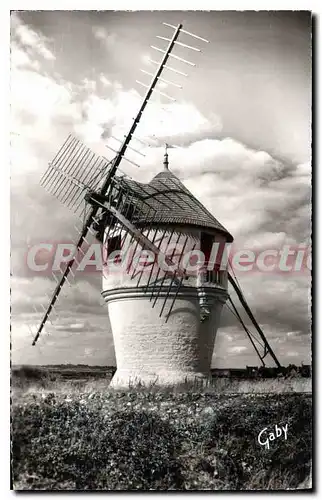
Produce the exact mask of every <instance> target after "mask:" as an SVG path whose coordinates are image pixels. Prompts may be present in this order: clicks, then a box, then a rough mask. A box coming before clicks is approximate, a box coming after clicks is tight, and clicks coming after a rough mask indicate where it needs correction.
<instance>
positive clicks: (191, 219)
mask: <svg viewBox="0 0 322 500" xmlns="http://www.w3.org/2000/svg"><path fill="white" fill-rule="evenodd" d="M123 182H124V183H126V184H127V185H128V187H129V188H130V189H131V190H132V191H134V192H135V193H137V194H138V195H139V196H142V197H144V198H146V197H147V196H148V202H149V205H150V206H151V207H152V208H153V209H154V210H155V213H154V214H153V216H152V217H151V216H149V213H147V214H146V217H145V218H144V219H143V218H142V220H141V221H137V222H138V223H140V224H142V225H143V224H145V223H151V222H153V223H156V224H166V225H186V226H197V227H202V228H205V229H209V230H211V232H216V231H217V232H220V233H222V234H223V235H224V236H225V237H226V238H227V241H228V242H232V241H233V239H234V238H233V236H232V235H231V234H230V233H229V232H228V231H227V229H226V228H225V227H224V226H223V225H222V224H220V222H219V221H218V220H217V219H216V218H215V217H214V216H213V215H212V214H211V213H210V212H209V211H208V210H207V209H206V208H205V207H204V206H203V205H202V203H200V201H199V200H197V198H195V197H194V196H193V194H192V193H190V191H189V190H188V189H187V188H186V187H185V186H184V185H183V184H182V182H181V181H180V180H179V179H178V177H176V176H175V175H174V174H173V173H172V172H171V171H170V170H167V169H166V170H163V171H162V172H159V173H158V174H157V175H156V176H155V177H154V178H153V179H152V180H151V181H150V182H149V183H148V184H142V183H139V182H136V181H133V180H128V179H123Z"/></svg>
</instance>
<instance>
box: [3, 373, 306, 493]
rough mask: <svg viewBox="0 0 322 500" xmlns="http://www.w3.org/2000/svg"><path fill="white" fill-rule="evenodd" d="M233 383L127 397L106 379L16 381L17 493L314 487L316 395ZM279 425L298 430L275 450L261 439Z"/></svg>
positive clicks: (276, 444)
mask: <svg viewBox="0 0 322 500" xmlns="http://www.w3.org/2000/svg"><path fill="white" fill-rule="evenodd" d="M218 382H220V383H221V384H224V382H225V381H224V382H222V381H218ZM232 382H233V381H229V383H230V384H231V383H232ZM246 382H247V381H246ZM267 382H270V383H271V384H272V383H273V382H274V380H273V381H262V384H265V383H267ZM229 383H228V382H227V381H226V388H225V387H224V386H223V385H222V386H221V389H222V391H221V392H222V393H221V394H218V392H220V387H219V386H218V387H217V393H216V388H215V386H214V385H213V386H211V387H203V388H196V387H185V388H176V389H175V388H168V389H167V390H162V391H161V390H159V389H158V388H156V387H155V388H152V389H151V390H146V389H144V388H142V389H141V390H133V389H130V388H129V389H128V390H127V391H123V392H120V391H113V390H111V389H108V388H107V383H106V381H104V380H94V379H92V380H89V379H87V380H83V381H82V380H78V381H70V380H69V381H66V380H63V381H61V380H59V378H58V379H56V380H52V379H51V380H43V379H42V380H38V381H36V382H35V381H32V382H31V381H29V382H28V381H25V382H22V381H21V380H20V381H17V380H16V381H13V386H12V476H13V487H14V489H16V490H143V491H145V490H180V491H185V490H195V491H196V490H250V489H257V490H261V489H270V490H281V489H294V488H299V487H301V488H303V487H310V484H309V481H308V478H309V476H310V464H311V425H312V424H311V411H312V410H311V396H310V394H309V393H307V394H303V393H296V392H293V393H291V392H285V393H282V392H281V393H279V394H270V393H266V394H265V393H262V394H260V393H257V394H255V393H254V394H251V393H244V394H233V390H232V389H233V388H232V386H231V385H229ZM251 385H252V382H249V388H250V387H251ZM229 387H230V391H229ZM227 388H228V390H227ZM262 392H265V391H262ZM275 424H277V425H279V426H281V425H284V426H285V425H286V424H287V425H288V435H287V440H285V439H284V438H279V439H276V440H275V441H272V443H271V445H270V449H268V450H267V449H265V448H264V447H263V446H260V445H259V443H258V441H257V436H258V433H259V432H260V431H261V430H262V429H264V428H265V427H268V428H269V429H271V428H274V425H275Z"/></svg>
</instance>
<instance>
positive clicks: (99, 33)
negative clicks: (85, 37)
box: [92, 26, 116, 49]
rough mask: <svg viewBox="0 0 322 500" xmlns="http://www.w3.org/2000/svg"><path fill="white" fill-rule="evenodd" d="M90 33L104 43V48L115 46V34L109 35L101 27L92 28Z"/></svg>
mask: <svg viewBox="0 0 322 500" xmlns="http://www.w3.org/2000/svg"><path fill="white" fill-rule="evenodd" d="M92 32H93V35H94V37H95V38H96V39H97V40H99V41H100V42H102V43H104V45H105V47H106V48H108V49H110V48H112V47H113V45H114V44H115V40H116V35H115V33H110V32H109V31H107V30H106V29H105V28H103V27H102V26H93V27H92Z"/></svg>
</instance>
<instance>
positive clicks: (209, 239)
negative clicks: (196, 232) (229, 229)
mask: <svg viewBox="0 0 322 500" xmlns="http://www.w3.org/2000/svg"><path fill="white" fill-rule="evenodd" d="M213 243H214V236H213V235H211V234H207V233H201V238H200V250H201V251H202V252H203V254H204V256H205V264H204V265H205V267H206V268H207V266H208V263H209V260H210V256H211V250H212V245H213ZM205 279H206V282H208V283H218V282H219V280H220V276H219V270H218V268H217V266H216V265H215V264H214V265H213V269H210V270H208V269H207V271H206V275H205Z"/></svg>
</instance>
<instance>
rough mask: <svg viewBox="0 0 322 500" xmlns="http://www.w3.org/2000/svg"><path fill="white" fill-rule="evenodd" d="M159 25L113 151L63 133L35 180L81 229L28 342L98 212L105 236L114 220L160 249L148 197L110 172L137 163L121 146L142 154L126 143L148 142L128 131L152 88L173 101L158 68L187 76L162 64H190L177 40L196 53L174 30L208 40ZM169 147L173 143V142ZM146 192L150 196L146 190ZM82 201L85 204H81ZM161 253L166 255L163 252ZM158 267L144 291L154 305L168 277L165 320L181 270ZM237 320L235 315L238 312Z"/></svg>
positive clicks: (144, 244) (169, 259)
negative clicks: (166, 32) (144, 78)
mask: <svg viewBox="0 0 322 500" xmlns="http://www.w3.org/2000/svg"><path fill="white" fill-rule="evenodd" d="M163 24H164V25H165V26H167V27H169V28H171V29H173V30H174V33H173V36H172V38H171V39H170V38H166V37H163V36H157V38H158V39H161V40H165V41H167V42H169V45H168V47H167V49H166V50H164V49H161V48H159V47H155V46H154V45H151V48H152V49H154V50H156V51H157V52H159V53H162V54H163V57H162V59H161V61H159V62H157V61H155V60H153V59H150V62H151V63H152V64H155V65H157V66H158V69H157V71H156V73H155V74H154V75H153V74H152V73H150V72H148V71H146V70H142V69H141V71H142V72H143V73H144V74H146V75H148V76H151V77H152V80H151V82H150V83H149V84H146V83H143V82H141V81H139V80H136V83H138V84H139V85H141V86H142V87H144V88H146V89H147V92H146V95H145V96H144V98H143V100H142V104H141V106H140V108H139V110H138V113H137V115H136V117H135V118H134V119H133V123H132V126H131V127H130V130H129V131H128V133H127V134H125V135H124V138H123V139H118V138H117V137H113V136H111V137H112V138H113V139H114V140H116V141H118V142H120V143H121V145H120V148H119V149H118V150H115V149H114V148H112V147H111V146H109V145H108V144H106V147H107V148H108V149H109V150H110V151H112V152H113V153H115V154H116V156H115V157H114V158H113V159H110V160H108V159H107V158H105V157H102V156H98V155H96V154H95V153H94V152H92V151H91V150H90V149H89V148H88V147H87V146H85V145H84V144H82V142H81V141H79V140H78V139H77V138H76V137H73V136H72V135H69V136H68V138H67V139H66V141H65V142H64V144H63V146H62V147H61V148H60V150H59V151H58V153H57V154H56V156H55V158H54V159H53V161H52V162H51V163H50V164H49V166H48V169H47V171H46V172H45V174H44V176H43V178H42V180H41V184H42V185H43V186H44V187H45V189H47V191H49V192H50V193H51V194H52V195H54V196H56V198H57V199H59V201H61V202H62V203H63V204H64V205H66V206H67V207H68V208H70V209H71V210H73V211H74V212H75V213H76V214H77V215H79V216H80V217H83V228H82V230H81V231H80V235H79V239H78V241H77V243H76V245H75V246H76V253H75V256H74V257H73V258H72V259H71V260H70V261H69V262H68V264H67V266H66V269H65V270H64V271H63V272H62V276H61V279H60V280H57V278H56V277H55V275H53V276H54V278H55V279H56V281H57V285H56V288H55V291H54V294H53V296H52V299H51V300H50V301H49V305H48V307H47V309H46V308H45V307H44V306H42V308H43V310H44V316H43V318H42V321H41V323H40V326H39V328H38V330H37V333H36V335H35V336H34V340H33V345H35V344H36V342H37V340H38V338H39V336H40V333H41V332H42V330H43V328H44V326H45V324H46V322H47V321H48V320H49V315H50V314H51V312H52V311H54V312H55V314H56V315H57V312H56V311H55V307H54V305H55V302H56V301H57V299H58V296H59V294H60V292H61V290H62V287H63V285H64V284H65V282H66V281H67V282H68V283H69V281H68V275H69V273H71V274H73V275H74V273H73V271H72V268H73V265H74V264H75V263H78V261H77V256H78V252H80V253H82V254H83V255H84V253H83V251H82V246H83V243H84V242H86V243H88V242H87V239H86V236H87V234H88V233H91V234H95V231H93V224H99V217H100V216H104V215H106V214H108V216H109V218H110V220H109V223H108V224H107V234H106V238H107V239H108V237H109V233H110V231H111V229H112V227H113V226H114V227H115V225H116V224H118V225H120V226H121V227H122V228H123V229H125V234H126V235H127V234H130V235H131V241H133V239H134V240H136V248H137V247H138V246H141V249H142V250H144V249H149V250H152V251H153V252H154V255H158V254H160V253H161V250H160V247H161V242H162V240H163V237H164V235H165V232H166V231H164V234H163V236H161V238H160V239H159V243H158V244H156V243H157V242H155V241H154V238H155V233H154V236H153V237H152V239H150V233H151V230H152V228H153V225H154V222H155V221H156V209H155V208H153V206H152V205H151V204H150V203H149V202H148V197H147V198H146V199H143V198H141V199H138V197H137V194H134V193H133V192H132V191H131V189H130V188H129V187H128V186H127V188H125V186H124V185H122V182H121V181H120V178H119V177H118V176H116V173H117V171H118V172H119V173H120V172H122V171H121V169H120V163H121V161H122V160H125V161H127V162H129V163H130V164H132V165H134V166H136V167H139V165H138V164H137V163H136V162H134V161H133V160H131V159H129V158H128V157H127V156H126V155H125V153H126V151H127V149H129V150H131V151H133V152H134V153H137V154H138V155H142V156H144V155H143V154H142V152H140V151H139V150H138V149H137V148H136V147H133V146H130V143H131V141H133V140H136V141H137V142H138V143H139V144H143V145H145V146H149V143H148V142H146V141H145V140H143V139H142V138H140V137H137V136H135V135H134V133H135V131H136V128H137V126H138V124H139V122H140V119H141V117H142V113H143V111H144V109H145V107H146V106H147V104H148V103H149V101H150V99H151V97H152V94H153V93H154V92H155V93H158V94H160V95H162V96H163V97H165V98H167V99H169V100H170V101H172V102H174V101H175V100H176V99H175V98H173V97H172V96H169V95H168V94H166V93H164V92H161V91H160V90H158V89H156V85H157V83H158V82H163V83H166V84H167V85H172V86H173V87H176V88H179V89H181V88H182V86H181V85H179V84H177V83H175V82H172V81H170V80H168V79H167V78H163V76H161V75H162V74H163V71H164V70H165V69H166V70H168V71H170V72H173V73H176V74H179V75H181V76H184V77H186V76H188V75H187V74H186V73H185V72H183V71H181V70H178V69H176V68H173V67H172V66H169V65H168V64H167V61H168V59H169V58H170V57H171V58H173V59H175V60H177V61H180V62H182V63H184V64H186V65H188V66H195V64H194V63H193V62H191V61H189V60H187V59H184V58H181V57H179V56H177V55H175V54H173V53H172V50H173V49H174V47H175V46H178V45H179V46H181V47H184V48H186V49H188V50H192V51H195V52H200V49H199V48H196V47H192V46H190V45H187V44H185V43H182V42H179V41H178V37H179V35H180V33H185V34H187V35H189V36H191V37H194V38H195V39H197V40H200V41H202V42H205V43H209V42H208V40H205V39H204V38H202V37H200V36H198V35H195V34H193V33H190V32H188V31H186V30H184V29H183V27H182V24H179V25H178V26H173V25H171V24H168V23H163ZM173 147H176V146H175V145H173ZM116 195H118V196H116ZM115 196H116V197H117V199H118V202H117V203H115ZM149 196H151V194H150V195H149ZM134 200H135V206H134V208H135V210H134V211H133V212H132V213H131V216H130V217H129V207H130V206H133V201H134ZM86 201H87V202H89V203H86ZM163 203H164V204H165V205H166V201H165V200H164V201H163ZM136 216H138V217H140V219H141V221H142V218H145V219H148V220H149V223H148V227H147V228H146V230H145V232H146V234H143V232H141V231H140V230H139V229H138V227H137V223H138V221H139V219H136ZM128 217H129V218H128ZM187 240H188V238H187V239H186V241H185V243H184V245H183V249H182V254H183V252H184V249H185V246H186V243H187ZM170 241H171V238H170ZM164 253H165V254H167V252H166V251H165V252H164ZM164 259H165V261H166V262H167V263H168V264H169V265H171V264H173V261H172V259H173V254H171V257H168V256H166V255H164ZM129 269H130V268H129ZM153 269H154V264H153V266H152V268H151V272H150V275H149V278H148V282H147V285H146V286H145V292H147V291H148V289H149V285H150V282H151V279H152V274H153ZM159 272H160V268H159V270H158V273H157V276H156V279H155V282H154V283H153V292H152V294H151V295H150V301H153V304H152V307H154V306H155V304H156V302H157V300H158V299H159V297H160V291H161V290H162V286H163V283H164V281H165V280H166V279H167V278H170V284H169V285H167V286H168V293H167V294H166V297H165V298H164V301H163V304H162V307H161V311H160V316H161V315H162V314H163V312H164V309H165V305H166V303H167V300H168V299H169V296H170V292H171V291H173V290H174V296H173V297H172V302H171V305H170V307H169V311H168V313H167V315H166V320H167V319H168V317H169V315H170V314H171V311H172V308H173V305H174V303H175V300H176V298H177V295H178V292H179V290H180V287H181V285H182V282H183V279H184V277H185V273H184V272H183V271H181V270H177V271H175V272H171V271H167V272H165V273H164V276H163V277H162V279H161V280H159V281H158V275H159ZM142 274H143V271H142ZM142 274H141V276H140V277H139V280H138V282H137V286H139V284H140V280H141V277H142ZM133 277H134V273H133V274H132V276H131V278H133ZM228 277H229V281H230V283H231V284H232V286H233V288H234V289H235V291H236V292H237V295H238V298H239V299H240V301H241V303H242V305H243V307H244V308H245V310H246V312H247V314H248V316H249V317H250V319H251V321H252V322H253V324H254V325H255V327H256V329H257V331H258V333H259V335H260V337H261V340H262V344H260V345H261V346H262V347H263V349H264V354H263V355H262V356H261V355H260V353H259V351H258V349H257V347H256V345H255V344H254V342H253V338H254V336H253V335H252V334H251V332H249V330H248V329H247V327H245V325H244V324H243V322H242V324H243V326H244V329H245V331H246V333H247V335H248V337H249V339H250V341H251V343H252V345H253V347H254V348H255V351H256V353H257V354H258V356H259V358H260V360H261V362H262V363H263V364H264V361H263V360H264V358H265V357H266V355H267V354H268V353H269V354H270V355H271V356H272V359H273V360H274V362H275V363H276V364H277V366H278V367H280V366H281V365H280V363H279V361H278V359H277V358H276V356H275V354H274V352H273V350H272V349H271V347H270V345H269V343H268V342H267V339H266V337H265V335H264V333H263V332H262V330H261V328H260V327H259V325H258V323H257V322H256V320H255V318H254V316H253V314H252V312H251V310H250V308H249V306H248V304H247V302H246V300H245V298H244V296H243V294H242V292H241V290H240V289H239V287H238V285H237V284H236V282H235V281H234V279H233V277H232V276H231V274H229V275H228ZM231 303H232V302H231ZM232 306H233V307H234V310H235V314H236V315H237V317H238V312H237V310H236V308H235V306H234V305H233V304H232ZM239 319H240V320H241V318H240V317H239ZM256 340H257V339H256ZM257 342H258V340H257Z"/></svg>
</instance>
